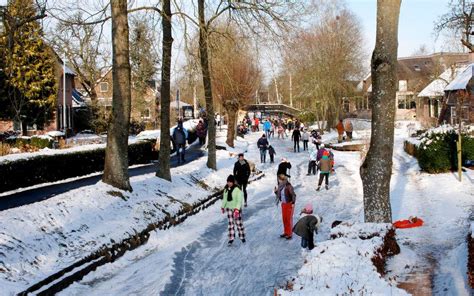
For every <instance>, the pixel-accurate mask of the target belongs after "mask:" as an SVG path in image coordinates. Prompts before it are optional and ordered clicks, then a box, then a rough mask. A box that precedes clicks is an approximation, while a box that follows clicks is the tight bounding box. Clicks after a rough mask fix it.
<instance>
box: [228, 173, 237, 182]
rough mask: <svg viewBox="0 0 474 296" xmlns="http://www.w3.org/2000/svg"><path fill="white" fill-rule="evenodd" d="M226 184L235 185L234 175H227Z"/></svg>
mask: <svg viewBox="0 0 474 296" xmlns="http://www.w3.org/2000/svg"><path fill="white" fill-rule="evenodd" d="M227 182H232V183H235V177H234V175H229V177H227Z"/></svg>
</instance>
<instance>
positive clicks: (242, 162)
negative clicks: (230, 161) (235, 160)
mask: <svg viewBox="0 0 474 296" xmlns="http://www.w3.org/2000/svg"><path fill="white" fill-rule="evenodd" d="M239 163H240V165H244V164H245V163H247V162H246V161H245V159H242V160H240V159H239Z"/></svg>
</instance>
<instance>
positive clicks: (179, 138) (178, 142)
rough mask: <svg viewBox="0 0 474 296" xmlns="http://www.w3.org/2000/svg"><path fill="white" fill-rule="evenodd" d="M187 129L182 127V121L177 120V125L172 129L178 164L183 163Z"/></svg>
mask: <svg viewBox="0 0 474 296" xmlns="http://www.w3.org/2000/svg"><path fill="white" fill-rule="evenodd" d="M186 138H187V131H186V129H185V128H184V127H183V121H182V120H179V121H178V126H177V127H176V128H175V129H174V130H173V142H174V148H175V150H176V155H177V157H178V164H181V162H182V163H184V161H185V160H184V153H185V151H186Z"/></svg>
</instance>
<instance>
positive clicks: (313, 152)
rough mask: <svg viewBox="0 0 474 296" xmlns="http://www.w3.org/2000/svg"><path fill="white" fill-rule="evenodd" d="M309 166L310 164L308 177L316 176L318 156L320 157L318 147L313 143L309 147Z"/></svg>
mask: <svg viewBox="0 0 474 296" xmlns="http://www.w3.org/2000/svg"><path fill="white" fill-rule="evenodd" d="M308 151H309V164H308V174H307V176H309V175H311V173H313V175H316V161H317V155H318V150H317V149H316V145H315V144H313V143H311V144H310V146H309V149H308Z"/></svg>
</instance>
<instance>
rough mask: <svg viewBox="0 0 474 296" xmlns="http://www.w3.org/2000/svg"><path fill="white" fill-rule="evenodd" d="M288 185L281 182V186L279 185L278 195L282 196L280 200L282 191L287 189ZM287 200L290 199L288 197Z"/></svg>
mask: <svg viewBox="0 0 474 296" xmlns="http://www.w3.org/2000/svg"><path fill="white" fill-rule="evenodd" d="M286 184H288V182H281V183H280V184H278V193H279V194H280V200H281V191H282V190H283V189H285V187H286ZM285 194H286V193H285ZM286 198H288V196H287V197H286Z"/></svg>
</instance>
